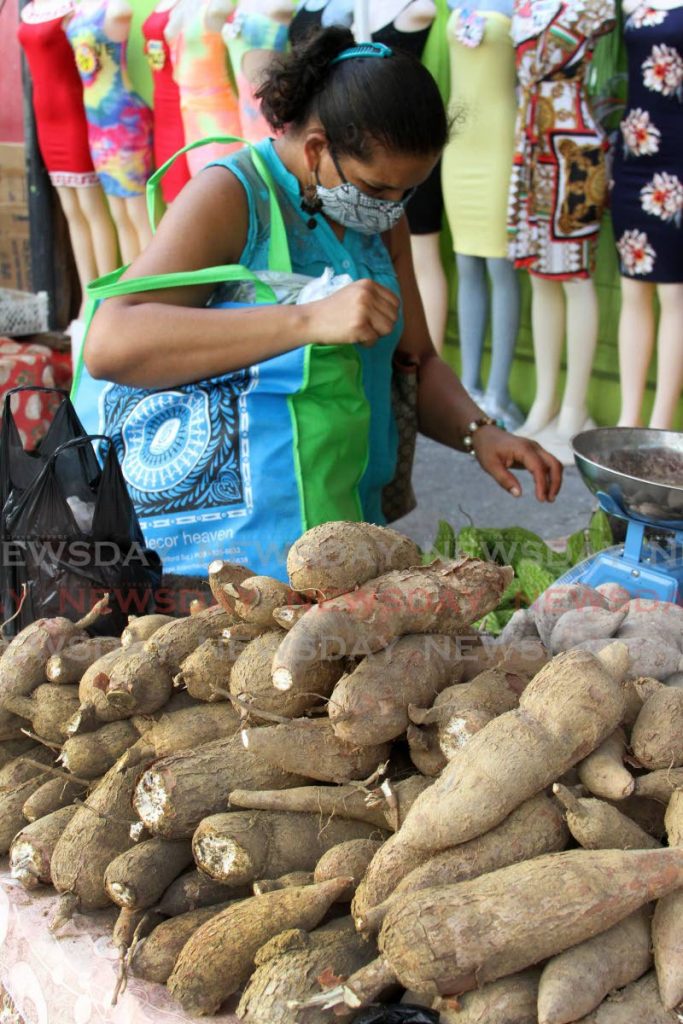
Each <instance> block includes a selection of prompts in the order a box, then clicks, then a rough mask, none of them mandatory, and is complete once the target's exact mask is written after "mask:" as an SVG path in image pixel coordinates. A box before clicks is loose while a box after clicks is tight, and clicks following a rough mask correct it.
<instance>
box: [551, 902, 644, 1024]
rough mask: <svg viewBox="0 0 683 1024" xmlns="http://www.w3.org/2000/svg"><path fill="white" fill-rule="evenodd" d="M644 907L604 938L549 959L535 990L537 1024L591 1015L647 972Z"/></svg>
mask: <svg viewBox="0 0 683 1024" xmlns="http://www.w3.org/2000/svg"><path fill="white" fill-rule="evenodd" d="M651 916H652V910H651V908H650V907H641V908H640V910H636V911H635V912H634V913H633V914H630V915H629V916H628V917H625V918H624V919H623V921H619V922H618V923H617V924H615V925H613V926H612V927H611V928H609V929H608V930H607V931H606V932H600V934H599V935H594V936H593V937H592V938H590V939H586V940H585V941H584V942H580V943H579V944H578V945H577V946H572V947H571V948H570V949H566V950H565V951H564V952H563V953H559V954H558V955H557V956H554V957H553V958H552V959H551V960H549V961H548V963H547V964H546V965H545V967H544V968H543V973H542V975H541V980H540V983H539V986H538V1024H570V1022H571V1021H575V1020H579V1019H580V1018H581V1017H583V1016H585V1014H587V1013H590V1012H591V1011H592V1010H594V1009H595V1008H596V1007H597V1006H599V1005H600V1003H601V1002H602V1001H603V999H604V998H605V997H606V996H608V995H609V993H610V992H612V991H614V989H618V988H623V987H624V985H628V984H629V983H630V982H632V981H636V980H637V979H638V978H640V977H641V976H642V975H643V974H645V972H646V971H649V970H650V968H651V967H652V951H651V949H650V920H651Z"/></svg>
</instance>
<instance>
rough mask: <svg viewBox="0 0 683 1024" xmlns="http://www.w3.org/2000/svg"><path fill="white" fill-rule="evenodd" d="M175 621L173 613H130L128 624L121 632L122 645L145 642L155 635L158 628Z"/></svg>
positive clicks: (127, 645) (128, 645)
mask: <svg viewBox="0 0 683 1024" xmlns="http://www.w3.org/2000/svg"><path fill="white" fill-rule="evenodd" d="M173 621H174V620H173V617H172V616H171V615H159V614H158V613H154V614H152V615H140V616H137V615H130V616H129V617H128V625H127V626H126V628H125V629H124V631H123V633H122V634H121V646H122V647H130V646H131V644H138V643H144V642H145V641H146V640H149V638H150V637H151V636H154V634H155V633H156V631H157V630H158V629H161V627H162V626H166V625H168V623H169V622H173Z"/></svg>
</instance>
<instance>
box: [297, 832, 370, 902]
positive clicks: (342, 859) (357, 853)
mask: <svg viewBox="0 0 683 1024" xmlns="http://www.w3.org/2000/svg"><path fill="white" fill-rule="evenodd" d="M382 842H383V840H381V839H347V840H346V841H345V842H342V843H338V844H337V846H333V847H331V848H330V849H329V850H327V851H326V852H325V853H324V854H323V855H322V857H321V858H320V860H319V861H318V863H317V864H316V866H315V871H314V872H313V880H314V881H315V882H326V881H328V880H329V879H331V878H342V877H348V878H351V879H353V885H352V889H353V891H354V892H355V891H356V889H357V888H358V886H359V885H360V883H361V881H362V880H363V877H364V875H365V872H366V871H367V869H368V865H369V864H370V861H371V860H372V858H373V857H374V856H375V854H376V853H377V851H378V850H379V848H380V847H381V845H382ZM345 895H346V894H345ZM345 902H346V900H345Z"/></svg>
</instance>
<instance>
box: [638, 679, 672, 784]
mask: <svg viewBox="0 0 683 1024" xmlns="http://www.w3.org/2000/svg"><path fill="white" fill-rule="evenodd" d="M631 747H632V749H633V753H634V754H635V756H636V757H637V758H638V760H639V761H640V763H641V764H642V765H644V766H645V767H646V768H650V769H655V768H678V767H681V766H683V690H678V689H670V688H669V687H664V689H662V690H656V691H655V693H653V694H652V696H651V697H648V699H647V700H646V701H645V703H644V704H643V709H642V711H641V712H640V714H639V715H638V717H637V719H636V721H635V725H634V726H633V729H632V730H631Z"/></svg>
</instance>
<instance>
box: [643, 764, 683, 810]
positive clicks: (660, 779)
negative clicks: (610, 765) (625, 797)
mask: <svg viewBox="0 0 683 1024" xmlns="http://www.w3.org/2000/svg"><path fill="white" fill-rule="evenodd" d="M681 788H683V768H660V769H659V770H658V771H656V772H648V773H647V775H639V776H638V778H637V779H636V787H635V791H634V792H635V794H636V796H640V797H649V798H650V799H652V800H657V801H658V802H659V803H660V804H668V802H669V800H670V798H671V794H672V793H673V792H674V790H675V789H681Z"/></svg>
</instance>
